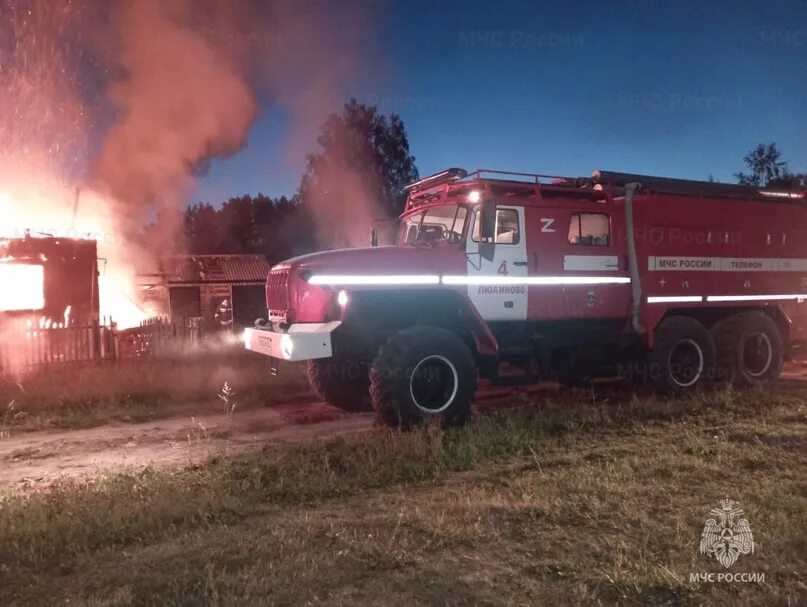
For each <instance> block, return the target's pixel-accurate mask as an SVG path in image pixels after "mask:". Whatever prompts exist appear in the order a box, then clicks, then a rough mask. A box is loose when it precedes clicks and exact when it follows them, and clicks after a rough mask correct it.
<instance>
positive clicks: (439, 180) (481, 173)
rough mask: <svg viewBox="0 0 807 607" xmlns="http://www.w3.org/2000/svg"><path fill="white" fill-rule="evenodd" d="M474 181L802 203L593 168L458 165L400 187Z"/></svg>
mask: <svg viewBox="0 0 807 607" xmlns="http://www.w3.org/2000/svg"><path fill="white" fill-rule="evenodd" d="M475 180H480V181H489V182H498V183H502V184H504V183H507V184H512V185H513V186H514V187H522V188H523V187H532V188H536V189H538V188H540V189H541V191H543V190H544V188H549V189H556V188H557V189H558V190H560V189H567V188H568V189H569V190H576V191H580V192H591V191H602V192H603V194H605V195H607V196H613V195H619V194H620V193H621V192H620V190H623V189H624V188H625V186H627V185H628V184H631V183H638V184H639V185H640V186H641V190H642V191H645V192H652V193H658V194H678V195H682V196H703V197H712V198H732V199H736V200H766V201H778V202H790V203H794V202H804V200H805V192H804V191H796V190H786V189H773V188H760V187H756V186H748V185H740V184H731V183H715V182H712V181H696V180H691V179H676V178H672V177H658V176H655V175H637V174H634V173H619V172H616V171H600V170H596V171H594V172H593V173H592V175H591V177H562V176H559V175H541V174H539V173H518V172H514V171H498V170H494V169H477V170H476V171H473V172H470V173H469V172H468V171H466V170H465V169H461V168H451V169H446V170H445V171H441V172H439V173H435V174H434V175H430V176H428V177H424V178H423V179H421V180H419V181H416V182H415V183H411V184H409V185H407V186H406V187H405V188H404V189H405V190H406V192H407V193H408V194H409V200H410V201H413V200H414V199H416V198H421V197H425V199H427V200H428V199H431V198H432V197H437V196H438V195H437V194H436V193H434V194H430V193H429V192H430V191H431V192H433V191H434V190H435V189H436V188H438V187H440V186H444V187H448V186H452V185H455V184H456V185H461V184H463V183H471V182H473V181H475Z"/></svg>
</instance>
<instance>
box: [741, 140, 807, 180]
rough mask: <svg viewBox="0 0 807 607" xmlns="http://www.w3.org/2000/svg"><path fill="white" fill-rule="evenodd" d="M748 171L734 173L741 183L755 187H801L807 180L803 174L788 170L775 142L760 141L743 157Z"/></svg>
mask: <svg viewBox="0 0 807 607" xmlns="http://www.w3.org/2000/svg"><path fill="white" fill-rule="evenodd" d="M743 160H744V161H745V164H746V166H747V167H748V169H749V170H750V173H743V172H739V173H735V174H734V176H735V177H736V178H737V181H738V182H739V183H741V184H743V185H751V186H756V187H771V186H773V187H784V188H798V187H803V186H804V184H805V183H807V180H805V176H804V175H797V174H794V173H791V172H790V169H789V168H788V166H787V162H785V161H784V160H782V152H781V151H780V150H779V148H778V147H776V144H775V143H769V144H767V145H766V144H764V143H760V144H759V145H758V146H757V147H756V148H754V149H753V150H752V151H751V152H750V153H749V154H747V155H746V156H745V158H743Z"/></svg>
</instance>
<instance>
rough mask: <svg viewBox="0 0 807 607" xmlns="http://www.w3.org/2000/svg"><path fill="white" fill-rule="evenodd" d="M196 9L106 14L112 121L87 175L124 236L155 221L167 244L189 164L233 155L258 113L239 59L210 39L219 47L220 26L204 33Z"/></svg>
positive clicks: (149, 6) (153, 4)
mask: <svg viewBox="0 0 807 607" xmlns="http://www.w3.org/2000/svg"><path fill="white" fill-rule="evenodd" d="M200 6H201V5H199V4H198V3H195V2H190V1H189V0H173V1H172V2H160V1H158V0H137V2H122V3H120V4H119V5H117V7H118V10H116V11H115V12H114V13H113V15H112V16H111V25H112V28H113V31H117V32H118V34H119V38H118V39H119V48H118V49H117V53H116V61H115V62H114V69H115V71H116V73H118V74H119V77H117V78H114V79H113V80H112V82H111V83H110V85H109V88H108V90H107V96H108V99H109V101H110V102H111V103H112V105H113V106H114V109H115V111H116V112H117V119H116V120H115V122H114V123H113V125H112V127H111V129H110V130H109V131H108V133H107V134H106V137H105V139H104V142H103V146H102V148H101V152H100V156H99V157H98V160H97V162H96V164H95V167H94V171H93V176H94V179H95V182H96V183H97V184H98V186H99V189H100V190H102V191H103V192H105V193H108V194H109V195H110V196H111V198H112V200H113V201H114V202H113V204H115V205H116V212H115V213H114V215H115V216H116V217H117V218H118V220H119V221H120V222H121V229H122V230H124V232H126V233H127V234H134V233H136V232H138V231H139V229H140V227H141V226H142V225H143V223H144V222H146V221H148V220H153V219H155V218H157V217H159V223H158V227H159V230H158V231H157V234H158V235H160V236H161V237H163V238H165V239H166V241H167V242H172V241H173V240H174V238H173V237H174V236H175V232H176V230H177V228H178V226H179V225H180V224H179V219H180V217H181V212H182V209H183V205H184V202H185V200H186V197H187V195H188V194H189V192H190V191H191V189H192V188H193V185H194V181H195V169H196V167H198V166H199V165H200V164H202V163H205V162H207V161H209V159H211V158H212V157H215V156H227V155H230V154H233V153H235V152H237V151H238V150H240V149H241V148H242V147H243V146H244V145H245V143H246V135H247V132H248V130H249V128H250V126H251V124H252V122H253V120H254V119H255V117H256V115H257V112H258V104H257V101H256V99H255V96H254V94H253V92H252V90H251V88H250V85H249V83H248V80H247V75H246V74H245V72H244V70H243V69H242V68H241V66H239V64H238V60H237V59H238V58H237V57H236V56H235V54H234V53H228V52H226V51H227V49H226V47H222V46H217V45H216V39H215V37H214V36H212V35H211V32H217V33H218V35H219V40H221V36H222V34H223V27H224V26H225V25H226V24H223V25H222V26H220V27H218V28H216V29H213V28H206V27H204V23H200V19H199V18H198V17H197V16H195V14H194V11H196V10H198V9H199V8H200ZM216 18H218V13H217V17H216Z"/></svg>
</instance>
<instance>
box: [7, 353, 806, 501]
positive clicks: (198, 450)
mask: <svg viewBox="0 0 807 607" xmlns="http://www.w3.org/2000/svg"><path fill="white" fill-rule="evenodd" d="M784 378H786V379H800V380H805V379H807V368H805V367H804V366H801V365H798V366H796V365H790V366H788V368H787V369H786V372H785V374H784ZM542 391H547V392H549V393H552V392H556V391H557V386H555V385H551V384H544V385H539V386H521V387H491V386H489V385H486V384H482V385H481V386H480V390H479V391H478V392H477V399H476V404H475V408H476V410H477V411H480V412H483V413H484V412H485V411H488V410H492V409H496V408H500V407H503V406H513V405H518V404H519V403H522V402H525V401H527V400H528V399H529V398H530V396H532V395H534V394H535V393H537V392H542ZM374 426H375V417H374V415H373V414H372V413H344V412H342V411H340V410H338V409H336V408H334V407H331V406H329V405H327V404H325V403H322V402H317V401H316V400H314V399H313V398H312V397H305V396H303V397H299V396H298V397H297V398H295V400H294V402H289V403H281V404H272V405H271V406H266V407H262V408H254V409H247V410H242V411H236V412H235V413H234V414H233V415H231V416H226V415H223V414H222V415H202V416H199V417H192V414H188V413H187V412H183V413H182V414H177V415H176V416H175V417H170V418H164V419H160V420H158V421H153V422H146V423H136V424H124V423H120V424H115V425H108V426H101V427H97V428H90V429H82V430H60V431H44V432H19V433H15V432H14V431H13V430H12V431H11V434H10V436H7V437H4V438H0V487H9V486H17V487H34V486H37V485H43V484H48V483H51V482H53V481H54V480H56V479H58V478H60V477H76V476H82V475H88V476H92V475H97V474H99V473H104V472H111V471H118V470H127V469H129V470H137V469H142V468H143V467H144V466H149V465H151V466H155V467H160V468H166V467H183V466H187V465H191V464H194V463H197V462H200V461H202V460H204V459H206V458H208V457H210V456H212V455H216V454H223V453H227V454H236V453H239V452H243V451H246V450H257V449H260V448H261V447H263V446H264V445H266V444H269V443H294V442H301V441H307V440H318V439H325V438H332V437H335V436H339V435H345V434H351V433H355V432H367V431H370V430H371V429H373V428H374Z"/></svg>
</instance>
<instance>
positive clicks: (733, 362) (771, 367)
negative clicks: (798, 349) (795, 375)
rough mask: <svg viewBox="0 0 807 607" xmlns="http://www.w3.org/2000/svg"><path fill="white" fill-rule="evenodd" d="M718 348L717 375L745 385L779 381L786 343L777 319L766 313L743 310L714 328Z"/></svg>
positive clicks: (713, 334)
mask: <svg viewBox="0 0 807 607" xmlns="http://www.w3.org/2000/svg"><path fill="white" fill-rule="evenodd" d="M712 336H713V338H714V342H715V348H716V350H717V378H718V380H719V381H721V382H729V383H737V384H740V385H744V386H754V385H761V384H764V383H766V382H770V381H773V380H776V379H777V378H778V377H779V375H780V374H781V373H782V366H783V364H784V343H783V340H782V335H781V333H780V332H779V328H778V327H777V326H776V323H775V322H774V321H773V319H772V318H771V317H770V316H768V315H767V314H764V313H762V312H742V313H740V314H735V315H733V316H729V317H727V318H724V319H723V320H721V321H719V322H718V323H717V324H716V325H715V326H714V327H712Z"/></svg>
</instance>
